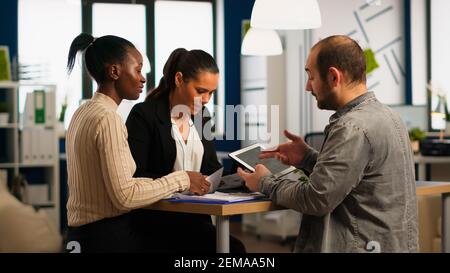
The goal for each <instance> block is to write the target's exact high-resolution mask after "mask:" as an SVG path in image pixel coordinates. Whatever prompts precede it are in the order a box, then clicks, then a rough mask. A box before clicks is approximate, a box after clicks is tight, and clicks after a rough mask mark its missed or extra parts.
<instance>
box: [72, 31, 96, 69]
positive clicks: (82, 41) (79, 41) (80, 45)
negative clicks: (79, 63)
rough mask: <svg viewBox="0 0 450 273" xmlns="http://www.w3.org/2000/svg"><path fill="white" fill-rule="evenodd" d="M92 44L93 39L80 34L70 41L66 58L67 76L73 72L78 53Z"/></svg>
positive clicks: (88, 35) (85, 34) (90, 36)
mask: <svg viewBox="0 0 450 273" xmlns="http://www.w3.org/2000/svg"><path fill="white" fill-rule="evenodd" d="M92 42H94V37H93V36H92V35H90V34H87V33H81V34H80V35H78V36H77V37H76V38H75V39H74V40H73V41H72V44H71V45H70V49H69V56H68V58H67V74H69V75H70V73H71V72H72V70H73V67H74V65H75V58H76V57H77V53H78V51H83V50H85V49H86V48H87V47H88V46H89V45H91V44H92Z"/></svg>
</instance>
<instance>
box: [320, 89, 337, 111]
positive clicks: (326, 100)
mask: <svg viewBox="0 0 450 273" xmlns="http://www.w3.org/2000/svg"><path fill="white" fill-rule="evenodd" d="M322 90H323V91H324V92H322V94H323V97H322V100H320V101H319V100H317V107H319V109H322V110H336V105H335V104H336V99H335V95H334V94H333V91H332V90H331V86H330V85H329V84H328V83H325V84H324V86H323V89H322ZM316 99H317V97H316Z"/></svg>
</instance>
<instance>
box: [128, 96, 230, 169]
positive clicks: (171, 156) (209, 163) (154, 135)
mask: <svg viewBox="0 0 450 273" xmlns="http://www.w3.org/2000/svg"><path fill="white" fill-rule="evenodd" d="M209 119H210V118H203V120H202V124H201V126H202V128H196V129H197V131H198V132H199V134H200V132H202V129H203V127H204V126H205V124H206V123H207V122H208V121H209ZM126 126H127V130H128V143H129V146H130V150H131V153H132V155H133V158H134V161H135V162H136V172H135V174H134V177H150V178H160V177H162V176H165V175H168V174H170V173H172V172H173V165H174V163H175V160H176V152H177V150H176V144H175V140H174V139H173V137H172V123H171V120H170V107H169V96H168V94H165V95H161V96H159V97H157V98H155V97H153V98H152V99H150V100H147V101H145V102H142V103H138V104H136V105H135V106H134V107H133V109H132V110H131V112H130V114H129V116H128V118H127V122H126ZM196 126H197V125H196ZM208 139H210V138H208ZM201 140H202V143H203V148H204V153H203V159H202V164H201V169H200V172H201V173H202V174H204V175H210V174H212V173H213V172H215V171H216V170H218V169H220V168H221V167H222V165H221V164H220V163H219V161H218V160H217V154H216V149H215V146H214V143H213V142H212V141H211V140H206V139H205V138H204V137H203V134H201Z"/></svg>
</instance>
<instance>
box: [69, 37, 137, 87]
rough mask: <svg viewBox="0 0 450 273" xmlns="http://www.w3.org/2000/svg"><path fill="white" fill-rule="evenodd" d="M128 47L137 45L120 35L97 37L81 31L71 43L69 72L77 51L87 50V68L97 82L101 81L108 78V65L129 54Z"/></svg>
mask: <svg viewBox="0 0 450 273" xmlns="http://www.w3.org/2000/svg"><path fill="white" fill-rule="evenodd" d="M128 48H135V46H134V45H133V44H132V43H131V42H130V41H128V40H126V39H124V38H121V37H118V36H113V35H106V36H102V37H100V38H97V39H95V38H94V37H92V35H90V34H87V33H81V34H80V35H78V36H77V37H76V38H75V39H74V40H73V41H72V44H71V45H70V49H69V56H68V58H67V72H68V73H69V74H70V73H71V72H72V69H73V67H74V64H75V58H76V56H77V53H78V52H79V51H85V52H84V59H85V62H86V69H87V71H88V72H89V74H90V75H91V77H93V78H94V79H95V81H96V82H97V83H101V82H103V81H105V80H106V75H107V73H106V65H107V64H111V63H115V62H117V63H120V62H122V61H123V60H124V59H125V57H126V55H127V49H128Z"/></svg>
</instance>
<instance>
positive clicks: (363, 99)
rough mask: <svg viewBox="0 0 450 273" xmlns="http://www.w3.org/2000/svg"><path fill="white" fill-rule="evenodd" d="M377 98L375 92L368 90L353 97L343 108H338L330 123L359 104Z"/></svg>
mask: <svg viewBox="0 0 450 273" xmlns="http://www.w3.org/2000/svg"><path fill="white" fill-rule="evenodd" d="M375 99H376V97H375V94H374V93H373V92H366V93H364V94H362V95H361V96H359V97H357V98H355V99H353V100H352V101H350V102H349V103H347V105H345V106H344V107H342V108H341V109H339V110H337V111H336V113H334V114H333V115H332V116H331V117H330V123H332V122H333V121H336V120H337V119H339V118H340V117H342V116H343V115H345V114H346V113H348V112H350V111H352V110H353V109H354V108H356V107H358V106H359V105H361V104H363V103H367V102H369V101H372V100H375Z"/></svg>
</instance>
